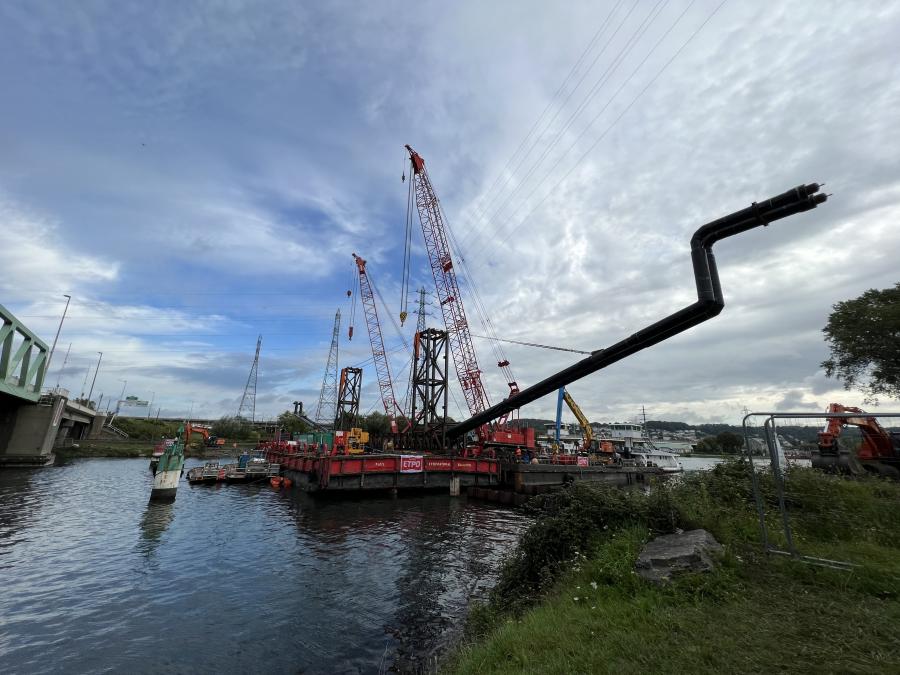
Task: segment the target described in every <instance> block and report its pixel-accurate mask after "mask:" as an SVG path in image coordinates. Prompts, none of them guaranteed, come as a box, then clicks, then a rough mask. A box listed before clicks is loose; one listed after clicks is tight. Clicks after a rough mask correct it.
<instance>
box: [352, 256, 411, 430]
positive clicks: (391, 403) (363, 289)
mask: <svg viewBox="0 0 900 675" xmlns="http://www.w3.org/2000/svg"><path fill="white" fill-rule="evenodd" d="M353 259H354V260H355V261H356V268H357V270H358V272H359V295H360V299H361V300H362V304H363V311H364V312H365V315H366V327H367V328H368V329H369V342H370V343H371V344H372V359H373V360H374V361H375V373H376V375H377V376H378V389H379V390H380V391H381V403H382V404H383V405H384V414H385V415H387V416H388V419H390V421H391V432H392V433H397V416H398V414H402V411H401V410H400V406H399V405H397V397H396V396H394V384H393V380H392V379H391V367H390V364H389V363H388V359H387V353H386V352H385V349H384V339H383V338H382V337H381V323H380V322H379V321H378V310H377V308H376V307H375V293H374V292H373V290H372V284H371V282H370V280H369V274H368V272H366V261H365V260H364V259H363V258H360V257H359V256H358V255H356V254H355V253H354V254H353Z"/></svg>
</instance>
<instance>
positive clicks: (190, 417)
mask: <svg viewBox="0 0 900 675" xmlns="http://www.w3.org/2000/svg"><path fill="white" fill-rule="evenodd" d="M193 417H194V402H193V401H191V412H189V413H188V422H190V421H191V419H192V418H193Z"/></svg>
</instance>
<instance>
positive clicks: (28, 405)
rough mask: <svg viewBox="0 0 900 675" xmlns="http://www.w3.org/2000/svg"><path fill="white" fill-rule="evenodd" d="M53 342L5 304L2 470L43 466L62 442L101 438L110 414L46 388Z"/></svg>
mask: <svg viewBox="0 0 900 675" xmlns="http://www.w3.org/2000/svg"><path fill="white" fill-rule="evenodd" d="M49 359H50V354H49V350H48V349H47V343H45V342H44V341H43V340H41V339H40V338H39V337H38V336H37V335H35V334H34V333H33V332H32V331H30V330H29V329H28V328H27V327H26V326H25V325H24V324H23V323H22V322H21V321H19V320H18V319H17V318H16V317H15V316H13V313H12V312H10V311H9V310H8V309H6V307H4V306H3V305H0V468H2V467H5V466H43V465H45V464H49V463H50V462H52V461H53V448H54V447H57V446H58V445H59V444H61V443H65V442H68V441H76V440H81V439H84V438H92V437H96V435H97V434H99V432H100V430H101V429H102V427H103V423H104V421H105V420H106V416H105V415H103V414H100V413H98V412H97V411H96V410H94V409H93V406H92V405H83V403H85V402H77V401H70V400H69V393H68V392H67V391H65V390H64V389H53V390H46V389H43V384H44V376H45V375H46V373H47V366H48V361H49Z"/></svg>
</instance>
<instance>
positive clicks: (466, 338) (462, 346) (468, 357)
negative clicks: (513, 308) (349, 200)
mask: <svg viewBox="0 0 900 675" xmlns="http://www.w3.org/2000/svg"><path fill="white" fill-rule="evenodd" d="M406 149H407V151H408V152H409V157H410V161H411V163H412V172H413V185H414V188H415V199H416V209H417V211H418V212H419V221H420V222H421V224H422V234H423V235H424V238H425V248H426V250H427V251H428V259H429V262H430V263H431V273H432V276H433V277H434V283H435V286H436V289H437V295H438V302H439V305H440V308H441V313H442V314H443V318H444V327H445V328H446V329H447V338H448V342H449V343H450V352H451V354H452V355H453V365H454V368H455V369H456V377H457V379H459V383H460V385H461V386H462V390H463V395H464V396H465V399H466V405H467V406H468V408H469V413H470V414H471V415H476V414H478V413H480V412H482V411H483V410H486V409H487V408H489V407H490V405H491V403H490V400H489V399H488V395H487V390H486V389H485V387H484V383H483V382H482V379H481V369H480V368H479V367H478V359H477V357H476V355H475V345H474V344H473V342H472V334H471V332H470V330H469V322H468V319H467V318H466V311H465V309H464V307H463V304H462V300H461V298H462V296H461V294H460V292H459V283H458V282H457V279H456V272H455V271H454V269H453V258H452V256H451V254H450V244H449V237H448V233H447V228H446V225H445V224H444V219H443V216H442V213H441V207H440V202H439V201H438V198H437V195H436V194H435V192H434V187H433V186H432V184H431V180H430V179H429V178H428V172H427V171H426V170H425V160H424V159H422V157H421V155H419V153H417V152H416V151H415V150H413V149H412V148H411V147H410V146H409V145H407V146H406ZM507 365H508V363H507ZM510 390H511V393H515V392H516V391H518V387H517V386H516V385H515V383H512V384H510ZM505 420H506V418H505V417H504V418H503V419H501V421H500V424H501V425H503V424H504V423H505ZM477 431H478V438H479V440H480V441H481V442H482V443H484V442H485V441H491V438H490V434H489V431H488V428H487V426H486V425H485V426H482V427H480V428H479V429H478V430H477ZM517 440H523V441H524V440H526V439H525V438H524V437H523V438H521V439H517Z"/></svg>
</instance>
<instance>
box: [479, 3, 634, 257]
mask: <svg viewBox="0 0 900 675" xmlns="http://www.w3.org/2000/svg"><path fill="white" fill-rule="evenodd" d="M622 2H624V0H619V2H618V3H616V5H614V6H613V8H612V9H611V10H610V12H609V14H607V16H606V19H605V20H604V21H603V24H601V26H600V28H598V29H597V32H596V33H594V35H593V37H592V38H591V40H590V42H588V45H587V47H585V48H584V51H582V52H581V55H580V56H579V57H578V60H577V61H576V62H575V64H574V65H573V66H572V68H571V69H570V70H569V73H568V75H566V77H565V79H564V80H563V82H562V84H560V85H559V87H558V88H557V90H556V92H554V94H553V96H552V97H551V98H550V101H549V102H548V103H547V105H546V106H545V107H544V110H543V112H541V114H540V115H539V116H538V118H537V119H536V120H535V122H534V124H533V125H532V126H531V129H529V131H528V133H527V134H526V135H525V138H523V139H522V141H521V142H520V143H519V145H518V147H517V148H516V150H515V152H513V154H512V155H511V156H510V157H509V159H507V160H506V164H505V165H504V166H503V168H502V169H501V170H500V173H498V174H497V177H496V178H495V179H494V182H493V183H491V186H490V187H489V188H488V190H487V193H488V194H489V195H492V198H491V199H490V201H489V202H488V203H487V204H485V205H484V206H483V207H479V210H481V215H482V216H483V215H485V214H486V212H487V209H488V208H490V206H491V204H492V203H493V201H494V200H495V199H496V198H497V193H498V192H499V191H500V190H501V189H502V188H503V187H504V186H505V185H506V183H508V182H509V180H510V178H511V177H512V175H513V174H515V172H516V171H517V170H518V168H519V166H521V164H522V162H523V161H524V159H525V158H526V157H527V156H528V154H529V153H530V152H531V150H532V149H533V148H534V145H532V146H531V147H530V148H529V149H528V152H526V153H525V155H523V156H522V158H521V159H520V160H519V162H518V163H517V164H516V167H515V168H513V170H512V171H511V172H510V173H506V170H507V169H508V168H509V166H510V165H511V164H512V162H513V160H514V159H515V157H516V156H517V155H518V154H519V152H520V151H521V149H522V148H523V147H524V146H525V143H526V142H527V141H528V139H529V138H530V137H531V135H532V134H533V133H534V131H535V129H537V127H538V125H539V124H540V122H541V120H542V119H543V118H544V116H545V115H546V114H547V113H548V112H549V111H550V109H551V108H552V107H553V104H554V102H555V101H556V99H557V98H558V97H559V94H560V93H561V92H562V91H563V89H564V88H565V86H566V85H567V84H568V82H569V80H570V79H571V78H572V76H573V75H574V74H575V72H576V71H577V69H578V67H579V66H580V65H581V63H582V61H584V59H585V57H586V56H587V55H588V53H589V52H590V50H591V49H592V48H593V46H594V44H595V43H596V42H597V40H598V38H599V37H600V35H601V34H602V33H603V32H605V30H606V28H607V26H608V25H609V20H610V18H612V15H613V14H614V13H615V12H616V10H618V8H619V6H621V4H622ZM636 4H637V3H635V6H636ZM633 10H634V8H632V11H633ZM626 18H627V17H626ZM614 36H615V33H614V34H613V37H614ZM607 44H608V43H607ZM604 49H606V46H604ZM600 53H601V54H602V53H603V52H602V51H601V52H600ZM594 63H596V58H595V59H594V61H593V62H592V63H591V65H590V66H589V67H588V69H587V70H586V71H585V73H584V75H583V76H582V78H581V80H579V81H578V84H576V85H575V87H574V88H573V89H572V91H571V92H569V94H568V96H567V97H566V100H565V101H563V103H562V105H560V106H559V110H562V108H563V106H565V104H566V103H567V102H568V100H569V98H571V96H572V94H574V93H575V91H576V90H577V89H578V87H579V86H580V85H581V82H582V81H584V78H585V77H587V74H588V73H589V72H590V71H591V68H593V66H594ZM556 115H559V111H557V113H556ZM556 115H554V117H553V119H552V120H550V122H548V123H547V125H546V126H545V127H544V130H543V131H542V132H541V136H540V137H539V138H538V141H537V142H539V141H540V139H541V138H543V135H544V133H545V132H546V130H547V128H549V126H550V124H552V123H553V120H555V119H556ZM503 176H505V177H506V178H505V180H504V181H503V183H501V184H500V185H499V186H497V183H498V181H499V180H500V179H501V178H502V177H503ZM495 187H496V188H497V192H494V188H495ZM463 239H464V240H467V239H468V236H467V233H466V234H464V235H463Z"/></svg>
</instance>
